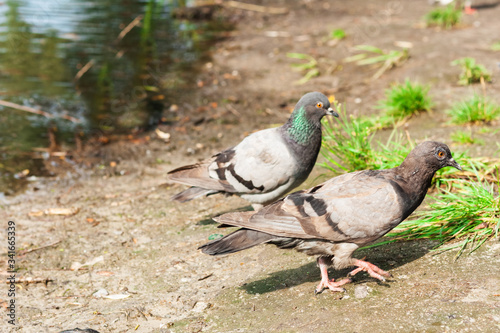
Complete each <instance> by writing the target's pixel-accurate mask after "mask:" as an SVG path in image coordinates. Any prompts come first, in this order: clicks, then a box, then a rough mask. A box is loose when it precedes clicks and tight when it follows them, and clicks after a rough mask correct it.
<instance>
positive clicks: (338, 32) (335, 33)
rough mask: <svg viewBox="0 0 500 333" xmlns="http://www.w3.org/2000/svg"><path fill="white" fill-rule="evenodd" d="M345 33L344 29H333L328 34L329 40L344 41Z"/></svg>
mask: <svg viewBox="0 0 500 333" xmlns="http://www.w3.org/2000/svg"><path fill="white" fill-rule="evenodd" d="M346 36H347V35H346V33H345V30H344V29H333V30H332V31H331V32H330V38H332V39H344V38H346Z"/></svg>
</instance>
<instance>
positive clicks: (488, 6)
mask: <svg viewBox="0 0 500 333" xmlns="http://www.w3.org/2000/svg"><path fill="white" fill-rule="evenodd" d="M499 4H500V1H496V2H492V3H483V4H475V5H472V6H471V7H472V9H477V10H483V9H492V8H495V7H497V6H498V5H499Z"/></svg>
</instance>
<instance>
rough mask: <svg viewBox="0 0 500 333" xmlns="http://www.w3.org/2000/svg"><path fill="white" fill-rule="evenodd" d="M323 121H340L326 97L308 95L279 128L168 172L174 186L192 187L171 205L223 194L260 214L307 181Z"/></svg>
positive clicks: (248, 137) (252, 136) (266, 130)
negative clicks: (329, 117) (326, 118)
mask: <svg viewBox="0 0 500 333" xmlns="http://www.w3.org/2000/svg"><path fill="white" fill-rule="evenodd" d="M325 115H333V116H335V117H338V116H339V115H338V114H337V112H335V111H334V110H333V109H332V108H331V106H330V102H329V101H328V98H327V97H326V96H325V95H323V94H322V93H319V92H311V93H307V94H305V95H304V96H303V97H302V98H301V99H300V100H299V102H298V103H297V105H296V106H295V109H294V110H293V112H292V115H291V116H290V118H289V119H288V121H287V122H286V123H285V124H284V125H282V126H281V127H277V128H270V129H265V130H262V131H258V132H256V133H253V134H251V135H249V136H247V137H246V138H245V139H243V141H241V142H240V143H239V144H238V145H236V146H234V147H232V148H229V149H226V150H224V151H222V152H220V153H218V154H216V155H214V156H212V157H211V158H209V159H206V160H204V161H202V162H199V163H196V164H193V165H187V166H183V167H180V168H177V169H175V170H172V171H170V172H169V173H168V175H169V178H170V180H172V181H175V182H178V183H182V184H186V185H191V186H193V187H191V188H189V189H187V190H185V191H183V192H180V193H178V194H176V195H174V196H173V197H172V200H176V201H179V202H185V201H189V200H191V199H194V198H197V197H199V196H203V195H209V194H213V193H219V192H222V193H230V194H237V195H240V196H241V197H242V198H243V199H246V200H248V201H250V202H251V203H252V204H253V206H254V209H256V210H257V209H258V208H260V207H262V205H264V204H267V203H270V202H273V201H275V200H276V199H278V198H280V197H282V196H283V195H285V194H286V193H287V192H289V191H290V190H292V189H293V188H295V187H297V186H299V185H300V184H301V183H302V182H304V181H305V180H306V179H307V177H308V176H309V173H310V172H311V170H312V168H313V166H314V164H315V163H316V158H317V157H318V153H319V149H320V148H321V118H323V116H325Z"/></svg>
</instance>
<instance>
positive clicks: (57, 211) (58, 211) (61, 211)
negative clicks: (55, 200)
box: [28, 207, 80, 216]
mask: <svg viewBox="0 0 500 333" xmlns="http://www.w3.org/2000/svg"><path fill="white" fill-rule="evenodd" d="M79 211H80V208H78V207H68V208H48V209H45V210H39V211H35V212H29V213H28V216H42V215H64V216H70V215H75V214H76V213H78V212H79Z"/></svg>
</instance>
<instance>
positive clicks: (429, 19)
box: [425, 4, 462, 29]
mask: <svg viewBox="0 0 500 333" xmlns="http://www.w3.org/2000/svg"><path fill="white" fill-rule="evenodd" d="M461 19H462V11H461V10H460V9H458V8H456V7H455V5H454V4H451V5H449V6H447V7H443V8H436V9H433V10H432V11H430V12H429V13H428V14H427V15H426V16H425V21H426V23H427V26H438V27H441V28H445V29H451V28H453V27H454V26H455V25H457V24H458V23H459V22H460V20H461Z"/></svg>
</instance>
